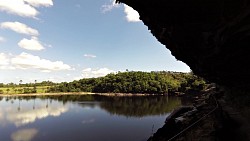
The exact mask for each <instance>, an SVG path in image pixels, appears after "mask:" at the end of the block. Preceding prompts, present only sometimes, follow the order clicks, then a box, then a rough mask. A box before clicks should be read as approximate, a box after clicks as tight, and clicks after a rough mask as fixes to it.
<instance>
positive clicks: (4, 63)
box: [0, 53, 15, 70]
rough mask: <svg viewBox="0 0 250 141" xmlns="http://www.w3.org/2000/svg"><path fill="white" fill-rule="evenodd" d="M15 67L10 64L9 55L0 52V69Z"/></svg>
mask: <svg viewBox="0 0 250 141" xmlns="http://www.w3.org/2000/svg"><path fill="white" fill-rule="evenodd" d="M9 69H15V68H14V67H12V66H11V65H10V57H9V55H7V54H5V53H0V70H9Z"/></svg>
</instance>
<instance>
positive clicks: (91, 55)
mask: <svg viewBox="0 0 250 141" xmlns="http://www.w3.org/2000/svg"><path fill="white" fill-rule="evenodd" d="M84 57H86V58H96V56H95V55H93V54H84Z"/></svg>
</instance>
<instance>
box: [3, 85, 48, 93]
mask: <svg viewBox="0 0 250 141" xmlns="http://www.w3.org/2000/svg"><path fill="white" fill-rule="evenodd" d="M48 87H50V86H37V87H36V91H37V93H45V92H46V90H47V88H48ZM24 88H29V89H33V87H8V88H7V87H3V88H0V93H3V94H19V93H20V91H18V89H22V93H23V89H24ZM8 90H9V91H8Z"/></svg>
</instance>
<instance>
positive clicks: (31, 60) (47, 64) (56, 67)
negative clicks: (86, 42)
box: [11, 52, 72, 72]
mask: <svg viewBox="0 0 250 141" xmlns="http://www.w3.org/2000/svg"><path fill="white" fill-rule="evenodd" d="M11 64H12V65H13V66H14V67H15V68H19V69H32V68H33V69H39V70H41V71H45V72H51V71H60V70H71V69H72V68H71V67H70V66H69V65H67V64H64V63H63V62H62V61H55V62H52V61H50V60H46V59H41V58H40V57H39V56H34V55H32V54H28V53H25V52H23V53H21V54H20V55H18V56H16V57H14V58H12V59H11Z"/></svg>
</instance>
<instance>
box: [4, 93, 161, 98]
mask: <svg viewBox="0 0 250 141" xmlns="http://www.w3.org/2000/svg"><path fill="white" fill-rule="evenodd" d="M61 95H103V96H153V95H154V96H156V95H162V94H139V93H137V94H132V93H91V92H69V93H29V94H0V97H18V96H61Z"/></svg>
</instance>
